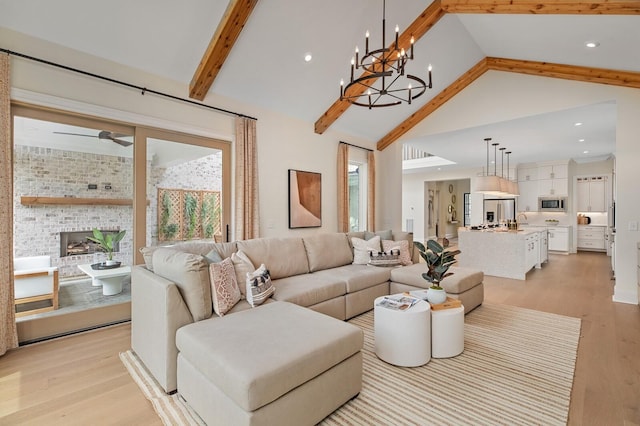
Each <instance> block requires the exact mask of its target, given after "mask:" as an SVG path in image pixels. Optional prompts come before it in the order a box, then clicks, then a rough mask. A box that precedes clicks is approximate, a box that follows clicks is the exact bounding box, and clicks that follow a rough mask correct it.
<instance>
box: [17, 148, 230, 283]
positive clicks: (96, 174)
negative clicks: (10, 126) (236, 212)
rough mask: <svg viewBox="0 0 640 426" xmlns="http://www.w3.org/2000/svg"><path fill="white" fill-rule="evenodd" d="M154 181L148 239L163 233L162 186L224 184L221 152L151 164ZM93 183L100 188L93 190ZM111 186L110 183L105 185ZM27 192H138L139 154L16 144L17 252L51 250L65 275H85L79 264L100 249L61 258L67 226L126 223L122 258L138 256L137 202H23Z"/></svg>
mask: <svg viewBox="0 0 640 426" xmlns="http://www.w3.org/2000/svg"><path fill="white" fill-rule="evenodd" d="M147 167H148V169H147V172H148V176H149V184H148V197H147V198H148V199H149V200H150V204H149V206H148V207H147V243H148V244H149V245H150V244H153V243H154V242H155V241H156V239H157V190H156V189H155V188H156V187H157V186H163V187H168V188H180V189H204V190H220V189H221V180H222V165H221V155H220V154H219V153H217V154H214V155H210V156H208V157H204V158H201V159H199V160H195V161H191V162H188V163H184V164H181V165H178V166H175V167H170V168H154V167H152V165H151V163H148V165H147ZM89 184H96V185H97V186H98V189H96V190H89V189H88V185H89ZM107 185H109V186H111V189H105V186H107ZM21 196H43V197H83V198H84V197H86V198H132V197H133V160H132V159H131V158H126V157H116V156H110V155H102V154H88V153H80V152H71V151H61V150H56V149H51V148H41V147H30V146H22V145H16V146H15V149H14V256H15V257H22V256H36V255H49V256H51V259H52V264H53V265H54V266H58V268H59V271H60V276H61V277H70V276H76V275H82V272H80V271H79V270H78V269H77V265H79V264H82V263H94V262H96V261H98V260H101V259H97V258H96V257H95V256H94V255H79V256H68V257H65V258H60V256H59V254H60V237H59V232H61V231H85V230H90V229H93V228H101V229H124V230H126V231H127V234H126V236H125V238H124V240H122V241H121V242H120V252H119V253H116V254H115V255H114V258H115V259H116V260H119V261H121V262H123V263H125V264H131V263H132V261H133V253H132V250H133V243H132V241H133V232H132V229H133V228H132V226H133V208H132V207H131V206H103V205H88V206H84V205H83V206H71V205H44V206H23V205H22V204H21V203H20V197H21Z"/></svg>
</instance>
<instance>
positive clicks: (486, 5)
mask: <svg viewBox="0 0 640 426" xmlns="http://www.w3.org/2000/svg"><path fill="white" fill-rule="evenodd" d="M441 1H442V8H443V9H444V10H445V12H447V13H509V14H552V15H563V14H564V15H637V14H639V13H640V1H635V0H627V1H625V0H621V1H599V2H584V1H566V0H565V1H558V0H546V1H529V0H522V1H520V0H519V1H513V0H493V1H482V0H480V1H478V0H441Z"/></svg>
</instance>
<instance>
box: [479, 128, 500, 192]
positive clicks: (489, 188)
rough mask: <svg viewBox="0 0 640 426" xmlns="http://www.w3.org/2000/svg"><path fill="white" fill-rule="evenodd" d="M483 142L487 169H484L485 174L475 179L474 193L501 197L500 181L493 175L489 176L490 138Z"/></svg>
mask: <svg viewBox="0 0 640 426" xmlns="http://www.w3.org/2000/svg"><path fill="white" fill-rule="evenodd" d="M484 141H485V142H486V144H487V168H486V169H485V170H486V174H485V175H484V176H480V177H478V178H477V179H476V192H480V193H483V194H487V195H502V192H501V191H500V179H499V178H498V176H496V175H495V173H494V174H493V175H490V174H489V142H490V141H491V138H485V139H484ZM494 170H495V169H494Z"/></svg>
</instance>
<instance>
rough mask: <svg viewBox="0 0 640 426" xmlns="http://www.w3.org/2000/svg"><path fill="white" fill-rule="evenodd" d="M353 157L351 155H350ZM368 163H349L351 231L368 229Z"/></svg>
mask: <svg viewBox="0 0 640 426" xmlns="http://www.w3.org/2000/svg"><path fill="white" fill-rule="evenodd" d="M350 155H351V153H350ZM367 175H368V174H367V163H366V157H365V161H364V162H363V161H352V160H351V159H350V161H349V230H350V231H364V230H366V229H367Z"/></svg>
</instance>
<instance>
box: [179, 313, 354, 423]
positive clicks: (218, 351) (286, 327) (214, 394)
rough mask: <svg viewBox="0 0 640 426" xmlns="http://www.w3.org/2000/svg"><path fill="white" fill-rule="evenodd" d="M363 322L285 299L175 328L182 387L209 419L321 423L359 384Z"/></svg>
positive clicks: (181, 390)
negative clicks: (360, 324) (360, 325)
mask: <svg viewBox="0 0 640 426" xmlns="http://www.w3.org/2000/svg"><path fill="white" fill-rule="evenodd" d="M363 341H364V337H363V332H362V330H361V329H360V328H358V327H355V326H353V325H351V324H348V323H346V322H343V321H340V320H337V319H335V318H332V317H329V316H327V315H323V314H320V313H317V312H314V311H312V310H310V309H307V308H302V307H300V306H297V305H294V304H292V303H288V302H274V303H270V304H267V305H263V306H259V307H257V308H254V309H251V310H247V311H242V312H237V313H233V314H229V315H226V316H224V317H222V318H215V319H209V320H204V321H200V322H197V323H194V324H190V325H188V326H185V327H182V328H181V329H180V330H178V333H177V336H176V344H177V346H178V350H179V354H178V393H179V394H180V395H181V396H182V397H183V398H184V399H185V400H186V401H187V402H188V403H189V405H190V406H191V407H192V408H193V409H194V410H195V411H196V412H197V413H198V415H200V417H202V419H203V420H204V421H205V422H206V423H207V424H208V425H210V426H211V425H303V424H309V425H311V424H316V423H318V422H319V421H321V420H322V419H323V418H325V417H326V416H328V415H329V414H331V413H332V412H333V411H334V410H336V409H337V408H338V407H340V406H341V405H342V404H344V403H345V402H347V401H348V400H349V399H351V398H353V397H354V396H356V395H357V394H358V393H359V392H360V390H361V388H362V354H361V352H360V350H361V349H362V345H363Z"/></svg>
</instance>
